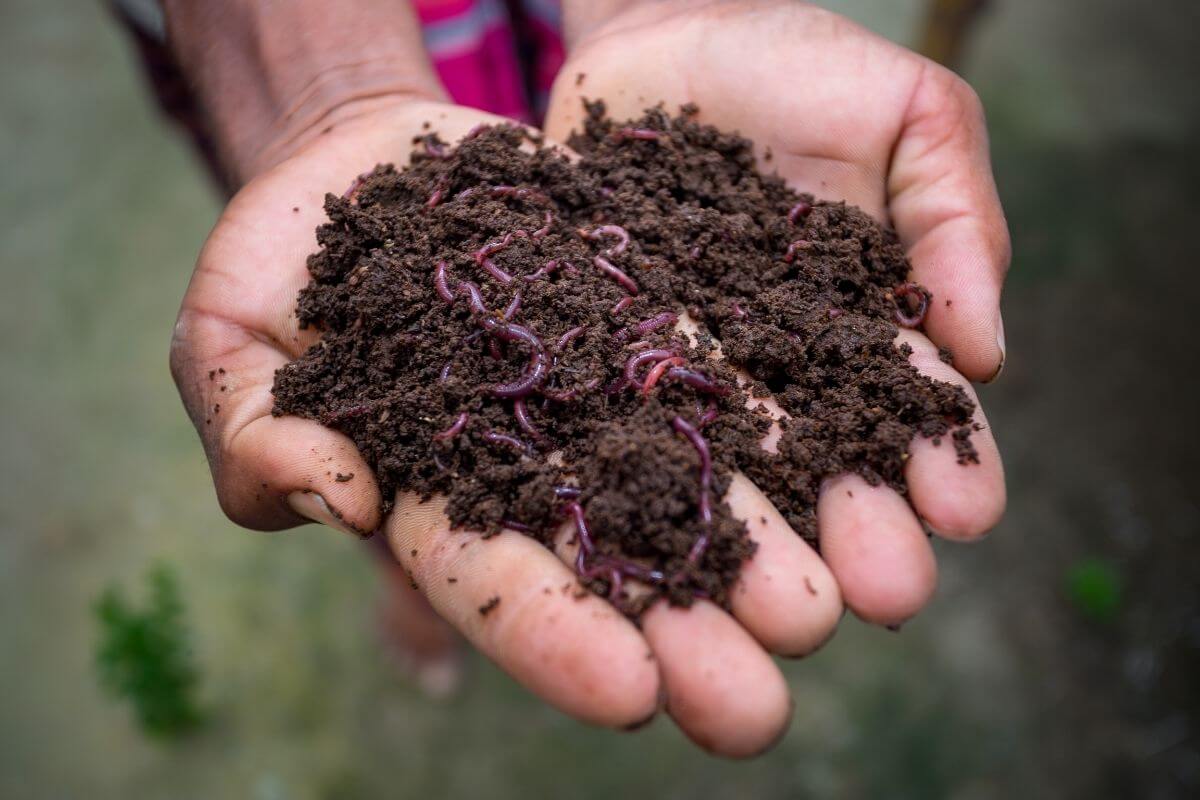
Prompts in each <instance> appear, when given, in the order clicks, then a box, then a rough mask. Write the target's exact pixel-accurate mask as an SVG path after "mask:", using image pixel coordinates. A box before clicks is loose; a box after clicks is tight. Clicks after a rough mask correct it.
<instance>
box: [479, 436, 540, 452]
mask: <svg viewBox="0 0 1200 800" xmlns="http://www.w3.org/2000/svg"><path fill="white" fill-rule="evenodd" d="M483 438H484V441H488V442H491V443H493V444H503V445H508V446H509V447H511V448H513V449H515V450H520V451H521V452H522V453H524V454H526V455H528V453H529V445H527V444H525V442H522V441H521V440H520V439H518V438H517V437H515V436H509V435H508V434H507V433H500V432H499V431H485V432H484V434H483Z"/></svg>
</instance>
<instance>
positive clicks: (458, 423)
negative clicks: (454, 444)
mask: <svg viewBox="0 0 1200 800" xmlns="http://www.w3.org/2000/svg"><path fill="white" fill-rule="evenodd" d="M470 418H471V415H470V414H468V413H467V412H466V411H464V412H462V413H461V414H459V415H458V418H457V419H455V420H454V424H452V425H451V426H450V427H449V428H446V430H444V431H442V432H441V433H435V434H434V435H433V438H434V439H436V440H437V441H439V442H443V441H446V440H447V439H453V438H454V437H455V436H458V435H459V434H460V433H462V432H463V429H464V428H466V427H467V420H469V419H470Z"/></svg>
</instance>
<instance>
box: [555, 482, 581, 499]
mask: <svg viewBox="0 0 1200 800" xmlns="http://www.w3.org/2000/svg"><path fill="white" fill-rule="evenodd" d="M582 493H583V490H582V489H580V488H579V487H578V486H566V485H563V486H555V487H554V496H555V497H561V498H562V499H564V500H575V499H578V497H579V495H580V494H582Z"/></svg>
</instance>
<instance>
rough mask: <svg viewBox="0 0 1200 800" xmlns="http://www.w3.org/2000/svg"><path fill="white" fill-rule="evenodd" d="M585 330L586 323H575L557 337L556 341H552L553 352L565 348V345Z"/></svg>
mask: <svg viewBox="0 0 1200 800" xmlns="http://www.w3.org/2000/svg"><path fill="white" fill-rule="evenodd" d="M585 331H587V326H586V325H577V326H575V327H574V328H571V330H569V331H567V332H566V333H564V334H563V335H562V336H560V337H558V341H557V342H555V343H554V352H556V353H561V352H562V351H563V350H565V349H567V345H569V344H570V343H571V342H573V341H575V340H576V339H578V338H579V337H580V336H581V335H583V333H584V332H585Z"/></svg>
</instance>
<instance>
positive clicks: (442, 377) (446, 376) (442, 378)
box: [438, 361, 454, 383]
mask: <svg viewBox="0 0 1200 800" xmlns="http://www.w3.org/2000/svg"><path fill="white" fill-rule="evenodd" d="M453 366H454V362H453V361H447V362H446V366H444V367H442V371H441V373H439V374H438V383H445V382H446V381H448V380H450V368H451V367H453Z"/></svg>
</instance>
